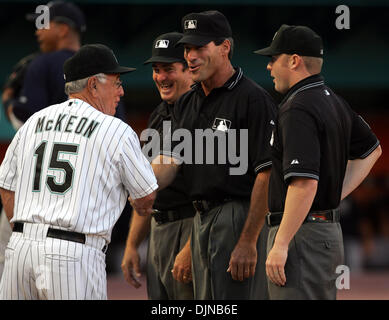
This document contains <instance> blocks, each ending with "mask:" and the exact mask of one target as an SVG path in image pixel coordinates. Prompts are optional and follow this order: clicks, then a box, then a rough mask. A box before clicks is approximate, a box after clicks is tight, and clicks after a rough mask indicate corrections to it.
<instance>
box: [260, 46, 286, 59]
mask: <svg viewBox="0 0 389 320" xmlns="http://www.w3.org/2000/svg"><path fill="white" fill-rule="evenodd" d="M254 53H256V54H259V55H261V56H266V57H272V56H276V55H279V54H281V52H277V51H275V50H274V49H273V48H272V47H267V48H263V49H259V50H256V51H254Z"/></svg>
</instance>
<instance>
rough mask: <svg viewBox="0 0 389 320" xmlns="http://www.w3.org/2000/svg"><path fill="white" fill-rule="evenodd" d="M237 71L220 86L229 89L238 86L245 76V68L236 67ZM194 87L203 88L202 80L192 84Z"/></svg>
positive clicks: (196, 88)
mask: <svg viewBox="0 0 389 320" xmlns="http://www.w3.org/2000/svg"><path fill="white" fill-rule="evenodd" d="M234 69H235V71H236V72H235V73H234V74H233V75H232V77H231V78H230V79H228V80H227V82H226V83H225V84H224V85H223V86H221V87H220V88H226V89H227V90H232V89H234V88H235V87H236V85H237V84H238V83H239V81H240V79H242V76H243V70H242V68H241V67H236V68H235V67H234ZM191 88H192V89H195V90H200V89H202V87H201V82H195V83H194V84H192V86H191Z"/></svg>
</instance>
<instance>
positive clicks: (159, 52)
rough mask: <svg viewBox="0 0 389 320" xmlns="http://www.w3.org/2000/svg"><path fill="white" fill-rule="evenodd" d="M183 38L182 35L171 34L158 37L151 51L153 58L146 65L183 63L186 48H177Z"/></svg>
mask: <svg viewBox="0 0 389 320" xmlns="http://www.w3.org/2000/svg"><path fill="white" fill-rule="evenodd" d="M181 38H182V33H178V32H170V33H164V34H161V35H160V36H158V37H157V38H156V39H155V40H154V42H153V47H152V49H151V58H150V59H148V60H146V61H145V62H144V64H148V63H152V62H162V63H173V62H182V63H185V59H184V48H183V47H182V46H179V47H176V44H177V42H178V41H179V40H180V39H181Z"/></svg>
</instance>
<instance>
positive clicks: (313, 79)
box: [280, 74, 324, 106]
mask: <svg viewBox="0 0 389 320" xmlns="http://www.w3.org/2000/svg"><path fill="white" fill-rule="evenodd" d="M314 84H318V85H319V84H324V78H323V76H322V75H321V74H314V75H313V76H310V77H308V78H305V79H303V80H301V81H299V82H297V83H296V84H295V85H294V86H293V87H291V88H290V89H289V90H288V92H287V94H286V95H285V97H284V99H282V101H281V103H280V106H282V105H283V104H284V103H285V102H286V101H288V99H289V98H290V97H291V96H292V95H294V94H296V93H297V91H302V90H305V89H304V88H303V87H306V89H308V88H310V87H311V85H314ZM300 89H302V90H300Z"/></svg>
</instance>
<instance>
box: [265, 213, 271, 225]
mask: <svg viewBox="0 0 389 320" xmlns="http://www.w3.org/2000/svg"><path fill="white" fill-rule="evenodd" d="M270 216H271V214H270V212H269V213H268V214H267V215H266V223H267V225H268V226H269V227H271V224H270Z"/></svg>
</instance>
